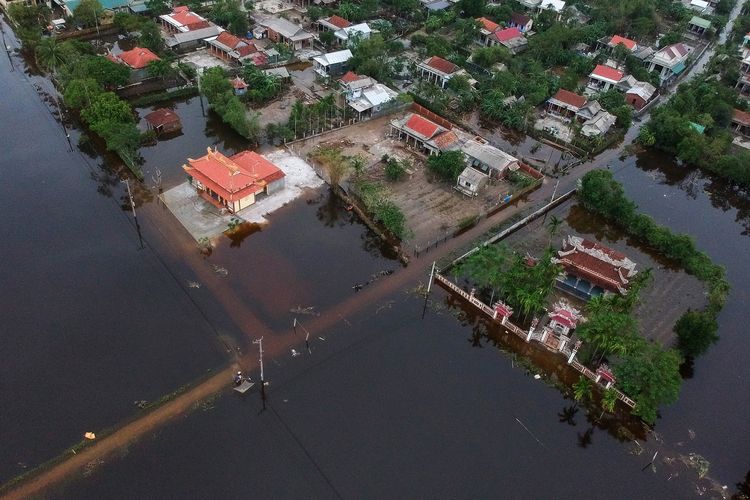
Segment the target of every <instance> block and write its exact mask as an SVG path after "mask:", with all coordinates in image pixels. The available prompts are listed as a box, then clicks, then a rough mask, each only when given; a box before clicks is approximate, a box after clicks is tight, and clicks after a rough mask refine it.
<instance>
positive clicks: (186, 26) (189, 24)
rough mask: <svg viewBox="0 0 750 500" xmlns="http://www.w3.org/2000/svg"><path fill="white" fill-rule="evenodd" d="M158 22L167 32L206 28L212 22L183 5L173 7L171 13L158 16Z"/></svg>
mask: <svg viewBox="0 0 750 500" xmlns="http://www.w3.org/2000/svg"><path fill="white" fill-rule="evenodd" d="M159 23H160V24H161V26H162V28H163V29H164V31H166V32H167V33H186V32H188V31H195V30H199V29H202V28H207V27H209V26H210V25H211V24H212V23H211V22H210V21H208V20H207V19H206V18H205V17H203V16H200V15H198V14H196V13H195V12H192V11H191V10H190V9H189V8H188V7H185V6H180V7H175V8H174V9H172V12H171V13H169V14H163V15H161V16H159Z"/></svg>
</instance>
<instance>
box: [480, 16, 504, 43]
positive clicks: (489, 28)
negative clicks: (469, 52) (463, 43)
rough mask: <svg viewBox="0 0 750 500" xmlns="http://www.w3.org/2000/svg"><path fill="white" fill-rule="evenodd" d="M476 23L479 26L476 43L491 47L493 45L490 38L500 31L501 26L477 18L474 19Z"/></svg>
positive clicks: (484, 18)
mask: <svg viewBox="0 0 750 500" xmlns="http://www.w3.org/2000/svg"><path fill="white" fill-rule="evenodd" d="M476 21H477V23H478V24H479V32H478V33H477V39H476V43H478V44H479V45H482V46H484V47H486V46H489V45H492V44H493V43H492V40H491V39H490V37H492V36H493V35H494V33H495V32H497V31H500V30H501V29H502V26H500V25H499V24H497V23H496V22H495V21H492V20H490V19H487V18H486V17H479V18H477V19H476ZM496 41H497V40H495V42H496Z"/></svg>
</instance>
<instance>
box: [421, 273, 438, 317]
mask: <svg viewBox="0 0 750 500" xmlns="http://www.w3.org/2000/svg"><path fill="white" fill-rule="evenodd" d="M435 264H436V262H435V261H434V260H433V261H432V269H431V270H430V280H429V281H428V282H427V293H425V294H424V306H422V319H424V314H425V312H426V311H427V299H428V298H429V297H430V290H432V280H433V278H434V277H435Z"/></svg>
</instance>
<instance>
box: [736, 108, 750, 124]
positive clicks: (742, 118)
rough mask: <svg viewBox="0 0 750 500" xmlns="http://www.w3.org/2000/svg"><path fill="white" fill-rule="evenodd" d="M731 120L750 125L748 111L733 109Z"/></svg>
mask: <svg viewBox="0 0 750 500" xmlns="http://www.w3.org/2000/svg"><path fill="white" fill-rule="evenodd" d="M732 121H734V122H737V123H739V124H740V125H750V113H746V112H745V111H740V110H739V109H735V110H734V112H733V113H732Z"/></svg>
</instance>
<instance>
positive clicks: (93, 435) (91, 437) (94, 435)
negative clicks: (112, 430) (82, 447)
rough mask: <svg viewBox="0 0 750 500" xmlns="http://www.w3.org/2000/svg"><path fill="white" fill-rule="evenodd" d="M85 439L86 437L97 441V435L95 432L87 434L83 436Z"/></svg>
mask: <svg viewBox="0 0 750 500" xmlns="http://www.w3.org/2000/svg"><path fill="white" fill-rule="evenodd" d="M83 437H85V438H86V439H88V440H91V441H93V440H94V439H96V434H94V433H93V432H87V433H86V434H84V435H83Z"/></svg>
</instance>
